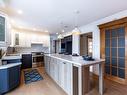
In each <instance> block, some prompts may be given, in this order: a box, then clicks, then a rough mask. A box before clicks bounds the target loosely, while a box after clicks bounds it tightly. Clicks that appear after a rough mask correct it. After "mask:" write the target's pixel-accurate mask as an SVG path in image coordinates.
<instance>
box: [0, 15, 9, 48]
mask: <svg viewBox="0 0 127 95" xmlns="http://www.w3.org/2000/svg"><path fill="white" fill-rule="evenodd" d="M7 18H8V17H7V15H5V14H0V46H7V45H10V44H11V42H10V41H11V40H10V36H11V34H10V30H9V25H10V24H9V21H7Z"/></svg>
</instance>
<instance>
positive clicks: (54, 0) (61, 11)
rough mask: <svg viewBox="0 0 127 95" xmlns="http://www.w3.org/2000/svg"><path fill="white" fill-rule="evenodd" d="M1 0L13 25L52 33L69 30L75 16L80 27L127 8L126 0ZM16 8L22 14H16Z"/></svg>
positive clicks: (72, 26) (72, 25) (71, 27)
mask: <svg viewBox="0 0 127 95" xmlns="http://www.w3.org/2000/svg"><path fill="white" fill-rule="evenodd" d="M1 1H2V0H1ZM0 3H1V6H2V7H4V9H6V10H7V11H8V15H9V16H10V17H11V19H13V20H14V21H15V23H16V24H18V25H20V26H27V27H32V28H40V29H43V30H48V31H49V32H50V33H51V34H52V33H57V32H59V33H60V32H61V31H62V29H63V28H64V29H65V31H71V30H72V29H73V28H74V25H75V24H74V23H75V18H77V24H78V26H82V25H85V24H88V23H91V22H93V21H96V20H98V19H101V18H104V17H107V16H110V15H112V14H115V13H117V12H120V11H123V10H126V9H127V0H3V2H0ZM18 10H22V11H23V14H20V15H19V14H17V11H18ZM76 10H77V11H79V14H77V15H76V13H75V11H76ZM61 23H62V24H61Z"/></svg>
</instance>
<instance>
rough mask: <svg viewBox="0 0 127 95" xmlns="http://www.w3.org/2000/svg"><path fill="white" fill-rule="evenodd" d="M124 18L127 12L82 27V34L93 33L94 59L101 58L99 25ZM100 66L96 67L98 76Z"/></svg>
mask: <svg viewBox="0 0 127 95" xmlns="http://www.w3.org/2000/svg"><path fill="white" fill-rule="evenodd" d="M123 17H127V10H125V11H122V12H119V13H116V14H114V15H112V16H109V17H106V18H103V19H100V20H98V21H95V22H93V23H90V24H88V25H84V26H82V27H80V30H81V33H82V34H83V33H88V32H92V33H93V57H94V58H100V30H99V28H98V26H97V25H100V24H103V23H106V22H110V21H113V20H116V19H120V18H123ZM78 49H80V48H78ZM98 70H99V69H98V65H97V66H94V72H95V74H98Z"/></svg>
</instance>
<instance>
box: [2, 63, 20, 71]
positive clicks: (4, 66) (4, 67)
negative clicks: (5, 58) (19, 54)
mask: <svg viewBox="0 0 127 95" xmlns="http://www.w3.org/2000/svg"><path fill="white" fill-rule="evenodd" d="M21 64H22V63H21V62H19V63H11V64H7V65H0V70H1V69H7V68H11V67H14V66H18V65H21Z"/></svg>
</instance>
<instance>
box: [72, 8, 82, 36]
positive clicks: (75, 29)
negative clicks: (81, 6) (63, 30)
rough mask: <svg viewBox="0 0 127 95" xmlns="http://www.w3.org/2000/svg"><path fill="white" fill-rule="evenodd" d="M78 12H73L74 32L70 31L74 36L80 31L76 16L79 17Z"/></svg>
mask: <svg viewBox="0 0 127 95" xmlns="http://www.w3.org/2000/svg"><path fill="white" fill-rule="evenodd" d="M79 13H80V12H79V11H78V10H75V11H74V14H75V16H74V17H75V18H74V21H75V22H74V24H75V25H74V30H73V31H72V34H75V35H79V34H80V32H81V31H80V29H79V28H78V15H79Z"/></svg>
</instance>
